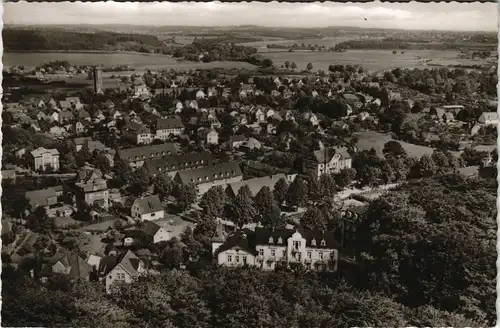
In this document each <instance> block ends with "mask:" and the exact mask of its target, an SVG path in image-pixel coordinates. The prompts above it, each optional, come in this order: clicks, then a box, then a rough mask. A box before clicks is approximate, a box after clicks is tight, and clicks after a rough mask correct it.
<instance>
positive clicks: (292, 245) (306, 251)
mask: <svg viewBox="0 0 500 328" xmlns="http://www.w3.org/2000/svg"><path fill="white" fill-rule="evenodd" d="M339 249H340V245H339V244H338V243H337V241H336V240H335V234H334V232H332V231H318V230H304V229H295V230H291V229H274V230H273V229H268V228H259V227H257V228H255V231H251V230H243V231H238V232H236V233H234V234H233V235H231V236H229V237H228V238H227V239H226V240H225V241H224V242H222V243H221V242H217V243H216V244H214V245H213V251H214V256H215V258H216V261H217V263H218V264H219V265H225V266H240V265H255V266H257V267H259V268H261V269H263V270H274V269H275V268H276V267H277V266H279V265H283V266H290V265H293V264H301V265H303V266H304V267H305V268H307V269H309V270H318V271H336V270H337V263H338V257H339V254H338V250H339Z"/></svg>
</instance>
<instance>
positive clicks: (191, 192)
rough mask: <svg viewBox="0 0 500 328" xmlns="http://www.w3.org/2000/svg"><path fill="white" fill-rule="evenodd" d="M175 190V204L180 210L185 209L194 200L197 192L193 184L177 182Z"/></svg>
mask: <svg viewBox="0 0 500 328" xmlns="http://www.w3.org/2000/svg"><path fill="white" fill-rule="evenodd" d="M174 190H175V197H176V199H177V206H178V207H179V208H180V209H181V210H186V209H187V208H188V207H189V206H191V204H193V203H194V202H195V201H196V198H197V192H196V187H195V185H194V184H187V185H184V184H178V185H177V187H176V188H175V189H174Z"/></svg>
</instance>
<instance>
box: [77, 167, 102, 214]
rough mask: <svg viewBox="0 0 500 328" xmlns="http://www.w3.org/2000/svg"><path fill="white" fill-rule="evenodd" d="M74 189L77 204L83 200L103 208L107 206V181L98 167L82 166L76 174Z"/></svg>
mask: <svg viewBox="0 0 500 328" xmlns="http://www.w3.org/2000/svg"><path fill="white" fill-rule="evenodd" d="M74 190H75V194H76V195H75V196H76V202H77V204H82V203H83V202H85V203H87V204H89V205H92V204H96V205H99V206H101V207H102V208H105V209H107V208H108V207H109V191H108V186H107V182H106V180H105V179H104V178H103V174H102V172H101V170H99V169H96V168H94V167H92V166H88V165H86V166H84V167H82V168H81V169H80V170H79V171H78V173H77V175H76V179H75V184H74Z"/></svg>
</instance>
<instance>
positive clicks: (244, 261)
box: [243, 256, 247, 264]
mask: <svg viewBox="0 0 500 328" xmlns="http://www.w3.org/2000/svg"><path fill="white" fill-rule="evenodd" d="M243 264H247V257H246V256H243Z"/></svg>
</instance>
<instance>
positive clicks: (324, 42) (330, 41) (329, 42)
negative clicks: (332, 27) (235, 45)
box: [242, 37, 352, 52]
mask: <svg viewBox="0 0 500 328" xmlns="http://www.w3.org/2000/svg"><path fill="white" fill-rule="evenodd" d="M347 40H352V38H350V37H335V38H334V37H330V38H323V39H300V40H276V39H269V38H268V40H265V41H255V42H246V43H242V45H244V46H249V47H255V48H257V49H258V50H259V52H264V51H267V45H268V44H279V45H283V46H292V45H293V44H298V45H301V44H302V43H303V44H305V45H309V44H310V45H317V46H326V47H333V46H335V45H336V44H337V43H340V42H344V41H347Z"/></svg>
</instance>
